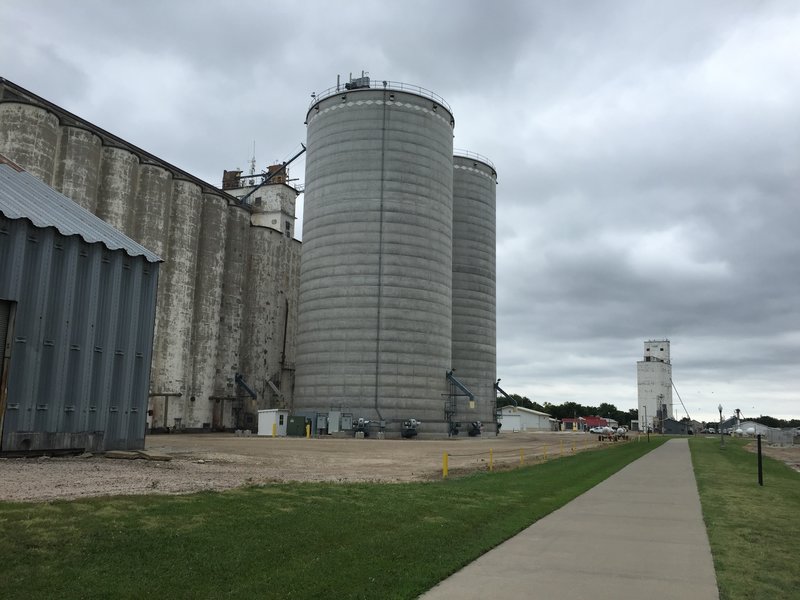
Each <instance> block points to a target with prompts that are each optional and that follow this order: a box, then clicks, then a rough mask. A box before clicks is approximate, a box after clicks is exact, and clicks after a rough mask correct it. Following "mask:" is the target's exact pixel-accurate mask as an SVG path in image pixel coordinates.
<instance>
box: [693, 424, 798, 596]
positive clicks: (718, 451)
mask: <svg viewBox="0 0 800 600" xmlns="http://www.w3.org/2000/svg"><path fill="white" fill-rule="evenodd" d="M748 442H749V440H743V439H735V438H729V437H728V438H725V446H724V448H720V441H719V438H695V439H692V440H690V443H689V447H690V448H691V451H692V463H693V465H694V472H695V477H696V479H697V487H698V490H699V492H700V502H701V504H702V507H703V519H704V520H705V523H706V529H707V531H708V539H709V542H710V543H711V553H712V554H713V557H714V568H715V570H716V573H717V585H718V586H719V593H720V599H721V600H744V599H756V598H757V599H761V598H764V599H770V600H779V599H786V600H790V599H792V600H795V599H797V598H800V562H798V561H799V560H800V473H797V472H795V471H793V470H792V469H790V468H789V467H788V466H786V465H785V464H783V463H782V462H779V461H776V460H773V459H771V458H767V457H766V456H765V457H763V472H764V486H763V487H761V486H759V485H758V471H757V457H756V455H755V454H754V453H752V452H748V451H747V450H745V449H744V446H745V445H746V444H747V443H748Z"/></svg>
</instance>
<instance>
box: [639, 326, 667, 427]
mask: <svg viewBox="0 0 800 600" xmlns="http://www.w3.org/2000/svg"><path fill="white" fill-rule="evenodd" d="M636 374H637V383H638V388H639V424H640V425H639V426H640V427H641V428H642V429H644V428H645V427H653V426H654V425H655V427H659V426H660V423H661V422H662V421H663V420H664V419H667V418H672V417H673V412H672V364H671V363H670V358H669V340H648V341H646V342H645V343H644V359H643V360H640V361H639V362H637V363H636Z"/></svg>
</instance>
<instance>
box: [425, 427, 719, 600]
mask: <svg viewBox="0 0 800 600" xmlns="http://www.w3.org/2000/svg"><path fill="white" fill-rule="evenodd" d="M422 598H424V599H425V600H433V599H436V598H459V599H465V598H482V599H485V598H492V599H496V598H515V599H516V598H535V599H539V598H541V599H546V600H557V599H561V598H564V599H570V598H576V599H577V598H581V599H583V598H587V599H592V600H603V599H605V598H608V599H612V598H613V599H614V600H621V599H626V598H632V599H633V598H635V599H637V600H641V599H642V598H646V599H648V600H656V599H659V600H660V599H662V598H663V599H668V598H676V599H681V600H683V599H685V598H687V599H691V600H695V599H697V600H705V599H708V600H711V599H714V600H718V598H719V592H718V590H717V580H716V576H715V574H714V564H713V562H712V560H711V549H710V547H709V545H708V537H707V536H706V529H705V525H704V524H703V517H702V513H701V510H700V498H699V496H698V494H697V483H696V482H695V478H694V471H693V470H692V463H691V457H690V455H689V444H688V442H687V440H685V439H673V440H669V441H668V442H666V443H665V444H664V445H662V446H660V447H659V448H657V449H656V450H654V451H652V452H650V453H648V454H646V455H645V456H643V457H642V458H640V459H638V460H637V461H635V462H633V463H631V464H630V465H628V466H627V467H625V468H624V469H622V470H621V471H619V472H618V473H616V474H614V475H612V476H611V477H609V478H608V479H607V480H606V481H604V482H602V483H600V484H599V485H597V486H595V487H594V488H592V489H591V490H589V491H588V492H586V493H585V494H583V495H582V496H579V497H578V498H576V499H575V500H573V501H572V502H570V503H569V504H567V505H566V506H563V507H562V508H560V509H559V510H557V511H555V512H554V513H551V514H550V515H548V516H546V517H544V518H543V519H540V520H539V521H537V522H536V523H534V524H533V525H531V526H530V527H529V528H528V529H526V530H525V531H523V532H521V533H520V534H518V535H516V536H515V537H513V538H511V539H510V540H508V541H506V542H504V543H503V544H501V545H500V546H498V547H497V548H495V549H494V550H491V551H489V552H488V553H486V554H484V555H483V556H481V557H480V558H479V559H478V560H476V561H475V562H473V563H471V564H469V565H467V566H466V567H465V568H463V569H462V570H461V571H459V572H458V573H456V574H454V575H452V576H451V577H449V578H448V579H445V580H444V581H442V582H441V583H440V584H439V585H437V586H436V587H434V588H433V589H432V590H430V591H429V592H427V593H426V594H424V595H423V596H422Z"/></svg>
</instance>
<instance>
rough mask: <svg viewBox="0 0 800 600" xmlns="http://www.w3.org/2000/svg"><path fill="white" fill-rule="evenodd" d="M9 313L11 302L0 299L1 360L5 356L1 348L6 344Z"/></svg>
mask: <svg viewBox="0 0 800 600" xmlns="http://www.w3.org/2000/svg"><path fill="white" fill-rule="evenodd" d="M10 313H11V303H10V302H7V301H6V300H0V361H2V360H3V357H4V356H5V354H4V353H3V349H4V348H5V345H6V335H7V334H8V317H9V314H10ZM0 368H2V367H0Z"/></svg>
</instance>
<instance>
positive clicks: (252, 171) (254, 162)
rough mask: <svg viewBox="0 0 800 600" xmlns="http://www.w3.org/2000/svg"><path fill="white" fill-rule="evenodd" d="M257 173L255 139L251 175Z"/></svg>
mask: <svg viewBox="0 0 800 600" xmlns="http://www.w3.org/2000/svg"><path fill="white" fill-rule="evenodd" d="M255 174H256V141H255V140H253V157H252V158H251V159H250V175H251V176H252V175H255Z"/></svg>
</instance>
